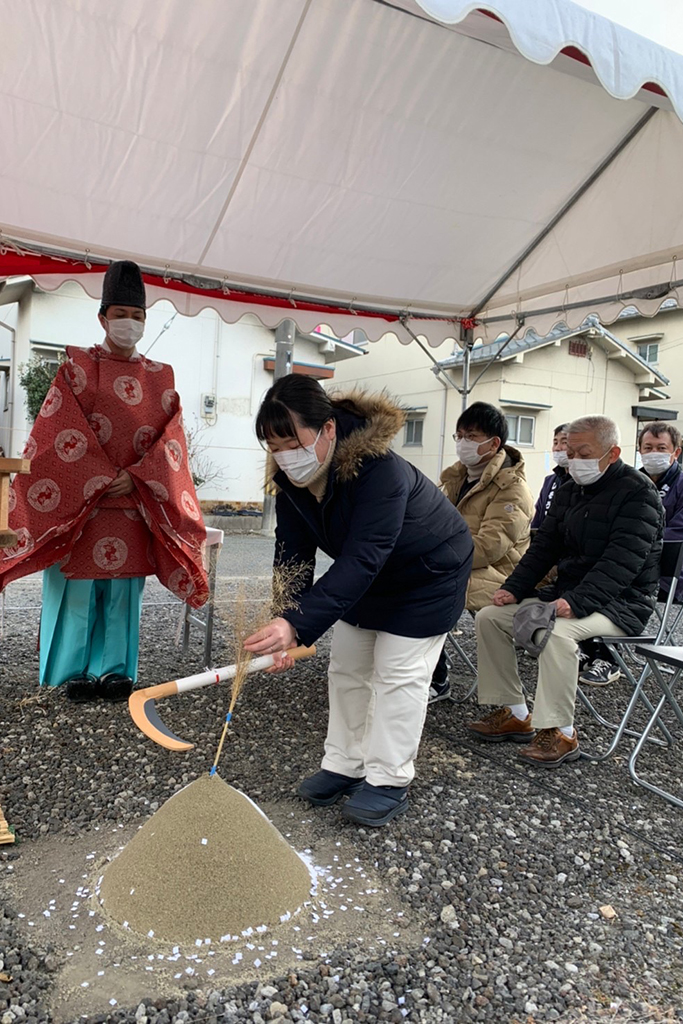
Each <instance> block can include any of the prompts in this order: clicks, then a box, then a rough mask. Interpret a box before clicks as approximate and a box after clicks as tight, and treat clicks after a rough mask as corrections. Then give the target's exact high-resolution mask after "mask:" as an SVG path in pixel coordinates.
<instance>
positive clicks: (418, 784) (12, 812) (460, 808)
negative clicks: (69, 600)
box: [0, 535, 683, 1024]
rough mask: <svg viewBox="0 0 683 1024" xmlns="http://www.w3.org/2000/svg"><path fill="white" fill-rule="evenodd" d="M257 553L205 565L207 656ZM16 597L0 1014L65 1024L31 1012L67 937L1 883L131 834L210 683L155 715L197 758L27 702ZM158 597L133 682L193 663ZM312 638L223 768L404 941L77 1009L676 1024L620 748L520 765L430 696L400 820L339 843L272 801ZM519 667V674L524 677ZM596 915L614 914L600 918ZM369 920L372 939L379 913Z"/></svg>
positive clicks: (667, 953)
mask: <svg viewBox="0 0 683 1024" xmlns="http://www.w3.org/2000/svg"><path fill="white" fill-rule="evenodd" d="M271 556H272V543H271V542H269V541H267V540H266V539H263V538H261V537H259V536H249V535H248V536H242V537H231V538H229V541H228V544H227V545H226V547H225V549H224V551H223V554H222V556H221V562H220V567H219V572H220V578H219V586H218V599H219V604H220V616H219V621H218V623H217V630H216V639H215V648H214V650H215V661H216V662H217V663H225V662H226V661H227V660H230V654H231V643H230V617H231V612H232V609H233V607H234V598H235V595H236V592H237V589H238V587H239V586H240V585H241V583H240V578H242V581H241V582H242V584H245V583H246V585H247V591H246V593H247V597H248V599H249V600H254V601H256V600H259V599H260V596H262V595H263V594H265V593H266V592H267V587H268V569H269V564H270V559H271ZM39 595H40V584H39V580H37V579H29V580H26V581H21V582H19V583H16V584H12V585H11V586H10V587H9V588H8V591H7V607H6V610H5V614H4V637H3V644H2V653H1V655H0V699H1V703H0V707H2V713H1V714H0V718H1V719H2V727H1V731H0V758H1V763H2V772H1V775H0V806H1V807H2V809H3V811H4V813H5V816H6V817H7V819H8V820H9V821H10V823H11V824H12V825H13V826H14V827H15V828H16V830H17V834H18V837H19V839H20V842H18V843H17V844H16V845H14V846H10V847H0V879H2V892H1V893H0V1024H13V1022H14V1021H26V1022H29V1024H33V1022H37V1021H47V1020H55V1021H62V1020H64V1021H66V1020H71V1019H74V1020H75V1019H84V1018H83V1017H82V1016H81V1015H80V1014H78V1013H76V1014H74V1015H73V1016H72V1017H68V1016H64V1015H62V1016H61V1017H59V1016H54V1015H53V1014H52V1012H51V1009H50V1008H51V1006H53V1005H54V993H55V989H56V987H57V985H58V979H59V977H60V972H62V970H63V968H64V963H65V956H66V953H65V949H66V948H67V946H68V943H67V939H68V933H67V935H66V936H62V937H60V936H56V937H54V938H52V939H48V940H46V939H45V937H44V935H45V933H44V932H43V933H40V932H38V930H36V932H35V933H34V934H32V933H31V930H30V929H29V928H28V927H27V926H26V919H25V917H21V916H20V915H22V914H23V910H22V905H21V899H20V897H19V895H18V894H19V893H20V892H21V879H22V870H23V871H24V873H25V874H26V872H27V871H28V868H27V865H28V861H29V860H30V858H31V856H33V855H35V854H36V852H37V853H38V854H39V855H40V856H43V851H44V852H45V855H46V858H47V856H48V854H49V853H50V850H52V851H53V856H54V855H56V853H58V851H59V850H60V849H62V848H64V849H68V848H69V847H68V845H67V846H65V847H62V846H60V844H65V843H66V844H68V843H77V842H80V841H85V840H83V837H84V836H85V837H86V838H87V837H89V836H91V835H94V830H100V829H102V830H103V831H105V830H107V828H108V829H109V830H110V831H111V829H112V828H115V827H118V826H123V827H124V829H127V830H130V829H131V828H132V829H134V828H135V827H136V826H137V825H139V824H140V823H141V822H143V821H144V820H146V818H147V817H148V816H149V815H150V813H152V812H153V811H154V810H155V809H156V807H157V806H158V805H159V804H160V803H161V802H163V801H164V800H165V799H167V798H168V796H169V795H171V794H172V793H173V792H174V791H176V790H177V789H178V788H180V787H181V786H182V785H185V784H187V782H189V781H192V780H193V779H195V778H196V777H197V776H198V775H200V774H201V773H202V772H204V771H205V770H206V768H207V764H210V761H211V759H212V757H213V752H214V750H215V747H216V742H217V738H218V735H219V732H220V728H221V714H222V711H223V710H224V703H225V701H224V696H225V691H222V692H221V691H219V690H213V689H212V690H211V691H210V692H207V691H203V692H201V693H197V694H194V695H192V696H186V697H185V698H183V700H184V703H182V704H181V701H180V699H179V700H178V702H177V704H175V705H174V706H171V704H172V702H169V708H168V712H167V711H166V709H164V719H165V721H167V723H168V724H169V725H170V726H171V728H173V729H175V730H176V731H177V732H179V733H180V734H181V735H182V736H183V737H186V738H188V739H190V740H192V741H193V742H195V743H196V744H197V745H196V748H195V749H194V750H192V751H190V752H188V753H187V754H169V753H168V752H165V751H163V750H161V749H160V748H158V747H156V746H154V745H153V744H152V743H151V742H149V741H148V740H146V739H145V738H144V737H142V736H141V734H140V733H138V732H137V730H136V729H135V727H134V726H133V725H132V723H131V722H130V720H129V718H128V715H127V712H126V710H125V707H124V708H121V707H120V706H119V707H111V706H109V707H107V706H104V705H102V706H99V705H94V706H79V707H70V706H68V705H67V704H66V702H65V701H64V699H63V695H62V694H61V693H59V692H51V693H49V694H46V695H43V696H41V697H40V698H39V699H34V700H30V698H34V697H35V695H36V690H37V687H36V680H37V664H38V659H37V653H36V650H35V646H36V631H37V625H38V613H39ZM168 600H169V595H168V594H167V593H166V592H165V591H163V590H162V588H161V587H160V586H158V585H157V584H156V583H152V584H150V585H148V588H147V591H146V602H147V603H146V606H145V610H144V617H143V629H142V652H141V674H140V681H141V682H142V683H143V684H144V685H152V684H154V683H157V682H161V681H163V680H165V679H168V678H173V677H177V676H179V675H184V674H190V673H191V672H195V671H197V670H198V666H200V665H201V649H202V642H201V637H200V636H199V635H195V636H194V637H193V639H192V643H191V649H190V651H189V652H188V654H187V655H185V656H183V655H181V654H179V651H178V648H177V647H176V645H175V637H176V633H177V620H178V606H173V605H172V604H169V603H165V602H168ZM464 629H465V633H464V636H463V638H462V639H463V643H464V645H465V647H466V648H467V649H468V651H470V652H471V653H474V644H473V639H472V634H471V626H470V625H469V624H465V627H464ZM680 640H681V638H680V637H679V638H678V642H680ZM328 642H329V639H328V638H323V640H322V642H321V644H320V645H319V649H320V656H319V657H318V658H317V659H315V660H314V661H310V662H302V663H300V664H299V665H298V666H297V667H296V669H295V670H294V671H293V672H292V673H290V674H289V675H288V676H286V677H282V676H280V677H272V678H271V677H267V676H258V677H255V678H254V679H253V680H251V681H250V682H249V683H248V684H247V686H246V687H245V690H244V693H243V694H242V697H241V699H240V703H239V705H238V712H237V714H236V716H235V721H234V728H233V729H232V733H231V736H230V740H229V747H228V750H227V751H226V755H225V756H226V758H227V761H226V762H225V764H223V766H222V771H223V775H224V777H226V778H227V779H228V781H230V782H232V783H233V784H235V785H237V786H238V787H239V788H241V789H243V790H244V791H245V792H246V793H248V794H249V795H250V796H251V797H252V798H254V799H256V800H257V801H259V802H260V803H261V804H262V805H263V806H264V807H266V808H267V809H270V808H276V809H277V808H278V807H281V808H283V809H285V808H288V809H290V813H291V808H296V807H299V808H300V810H299V811H298V812H297V813H298V814H299V825H298V827H299V832H301V829H302V828H303V829H304V831H305V830H306V829H308V830H309V831H310V836H311V845H312V846H313V847H314V850H315V848H316V844H318V845H320V844H324V843H327V844H329V845H331V846H334V845H335V843H336V844H337V845H339V844H340V843H342V842H343V844H344V847H345V850H346V851H347V852H348V853H349V855H353V856H354V859H355V858H358V863H359V864H360V865H362V866H363V867H364V869H367V870H368V871H370V872H373V873H374V875H375V876H377V877H378V878H380V879H381V881H382V884H383V885H384V886H385V887H386V890H387V891H388V892H390V893H392V894H393V896H392V900H393V906H394V911H396V908H397V907H398V906H400V907H401V910H400V912H399V916H401V915H403V914H405V917H406V920H407V919H410V921H411V922H412V924H411V928H408V929H406V932H405V934H402V935H401V938H400V939H395V938H393V937H392V936H395V935H397V933H396V932H391V931H388V932H387V933H386V934H385V935H384V937H383V938H382V937H380V933H379V932H378V934H377V936H376V937H377V938H378V941H379V943H380V945H377V946H375V947H373V948H375V949H376V952H375V953H372V954H371V955H370V954H369V949H370V947H369V946H367V945H362V944H359V942H358V941H355V940H354V939H353V937H352V936H351V935H348V936H347V937H344V936H339V937H338V938H337V939H336V940H335V944H334V945H333V947H332V948H330V947H329V945H327V946H326V947H325V949H324V951H323V949H322V948H318V947H317V946H316V945H315V944H314V946H313V948H312V949H309V950H307V951H306V954H305V956H303V957H302V962H301V963H298V964H297V965H296V967H295V968H291V969H287V970H286V971H284V972H283V971H282V969H278V968H275V967H274V966H273V967H269V966H268V967H264V966H261V967H260V968H259V970H254V971H253V975H252V976H250V977H243V978H242V979H241V980H240V981H239V983H232V982H231V981H230V979H226V980H225V983H224V984H221V983H219V982H218V981H216V980H214V982H213V983H212V984H211V985H209V984H206V983H205V982H204V981H202V982H201V983H198V982H197V980H196V979H194V978H188V979H187V981H184V980H183V981H182V982H180V983H179V984H181V985H182V988H179V989H178V988H176V991H174V992H173V993H172V994H170V995H160V994H159V992H158V991H157V990H156V988H155V987H154V985H153V984H151V983H150V986H149V992H148V993H147V994H146V996H145V997H144V998H141V999H137V997H136V999H135V1001H131V1003H130V1005H129V1004H128V1003H126V1002H125V1001H124V1000H123V998H122V999H120V1000H119V1004H120V1005H117V1006H116V1007H115V1008H112V1007H111V1006H110V1005H109V1004H108V1001H107V1000H103V1004H102V1006H101V1007H98V1008H97V1010H98V1012H97V1013H92V1012H91V1013H89V1014H88V1015H87V1019H89V1020H92V1021H93V1022H94V1021H102V1022H104V1021H110V1020H111V1021H131V1022H132V1021H135V1020H137V1021H138V1022H139V1024H147V1021H149V1022H154V1024H168V1022H170V1021H177V1022H184V1021H190V1020H192V1021H198V1020H202V1021H207V1022H208V1021H220V1022H230V1021H237V1020H240V1021H243V1020H249V1021H254V1022H255V1024H261V1022H262V1021H269V1020H283V1021H290V1020H293V1021H296V1020H310V1021H317V1022H323V1021H324V1022H327V1021H330V1022H332V1024H348V1022H351V1021H353V1022H355V1021H365V1022H370V1021H378V1020H386V1021H390V1022H397V1024H398V1022H400V1021H403V1020H409V1021H421V1022H424V1024H434V1022H439V1021H444V1022H450V1021H452V1022H459V1021H496V1022H506V1021H510V1022H513V1021H518V1022H520V1024H521V1022H524V1024H534V1022H540V1021H549V1020H561V1021H570V1020H583V1021H592V1020H594V1021H598V1020H614V1021H673V1020H683V1009H681V1007H683V962H682V961H681V948H682V946H683V914H682V902H683V901H682V898H681V892H682V886H683V855H682V853H681V851H682V850H683V843H682V842H681V839H682V838H683V817H682V816H681V814H680V812H678V811H676V810H675V809H674V808H673V807H671V806H670V805H669V804H667V803H665V802H664V801H662V800H660V799H658V798H656V797H655V796H653V795H650V794H649V793H647V791H645V790H643V789H641V788H639V787H636V786H634V785H633V784H632V783H631V781H630V779H629V776H628V772H627V757H626V754H627V752H628V749H629V745H628V743H626V744H625V745H624V747H623V748H622V749H621V750H620V751H619V752H618V756H617V757H615V758H613V759H612V760H611V761H609V762H607V763H604V764H590V763H587V762H585V761H581V762H579V763H578V764H575V765H568V766H565V767H563V768H562V769H561V770H559V771H557V772H552V773H549V772H542V771H540V770H538V769H532V768H528V767H526V766H524V765H521V764H519V763H518V762H517V760H516V756H515V754H516V752H515V750H514V749H510V748H509V747H508V746H502V747H495V748H493V749H491V748H490V747H488V746H484V747H481V746H479V745H477V744H475V743H472V742H471V741H470V740H469V738H468V736H467V732H466V728H465V723H466V721H467V720H468V719H470V718H472V717H473V716H474V714H475V712H476V704H475V702H474V699H471V700H470V701H468V702H467V703H466V704H464V705H462V706H459V705H457V704H455V703H452V702H443V703H441V704H439V705H437V706H436V707H434V708H433V709H431V710H430V712H429V715H428V720H427V725H426V728H425V734H424V739H423V744H422V749H421V753H420V757H419V761H418V777H417V779H416V781H415V784H414V785H413V787H412V790H411V809H410V812H409V813H408V814H407V815H405V816H404V817H402V818H399V819H397V820H396V821H394V822H393V823H392V824H391V825H390V826H388V827H387V828H385V829H379V830H376V831H373V830H363V829H356V828H355V827H353V826H352V825H350V824H349V823H345V822H344V821H343V819H342V818H341V816H340V814H339V811H338V809H335V808H331V809H323V810H320V811H315V812H310V811H306V809H305V808H304V807H303V805H301V804H299V803H298V802H297V801H293V800H292V790H293V788H294V787H295V785H296V782H297V780H298V779H299V778H300V777H301V776H302V775H304V774H307V773H309V772H311V771H313V770H315V769H316V767H317V765H318V761H319V757H320V753H321V747H322V740H323V736H324V729H325V705H326V693H325V664H326V658H325V654H326V651H327V650H328ZM534 668H535V666H534V663H533V661H531V660H530V659H526V658H525V659H524V660H523V665H522V671H523V674H524V677H525V679H528V681H529V683H530V684H531V683H532V681H533V678H534ZM463 678H465V677H464V676H463ZM532 692H533V687H532ZM619 697H620V688H619V686H618V685H616V686H612V687H610V688H609V689H608V690H607V691H606V692H599V693H598V694H597V695H596V703H598V704H599V706H600V708H601V709H606V710H607V711H608V712H609V711H610V710H611V711H612V712H613V711H614V707H615V706H616V705H618V704H619ZM577 726H578V728H579V732H580V736H581V739H582V741H583V742H584V743H585V745H586V746H588V745H589V743H590V744H591V745H593V744H598V743H600V742H601V740H602V738H603V734H602V733H601V730H600V729H599V728H598V727H597V726H594V725H593V724H591V722H590V721H589V720H588V718H587V715H586V713H585V712H584V711H580V712H579V714H578V717H577ZM674 731H675V730H674ZM679 733H680V729H679ZM642 764H643V771H644V773H647V776H648V778H657V779H659V780H660V781H664V783H665V785H667V787H668V788H670V789H673V790H678V791H679V792H680V789H681V770H680V769H681V760H680V754H679V752H678V750H676V749H674V751H673V752H670V751H668V750H664V751H663V750H660V749H659V748H652V749H649V750H648V751H647V752H646V755H645V756H644V757H643V762H642ZM549 776H550V777H549ZM282 813H283V814H284V810H283V812H282ZM273 816H274V818H275V819H276V818H277V814H276V813H275V814H274V815H273ZM78 837H80V839H79V838H78ZM55 851H56V853H55ZM46 862H47V861H46ZM604 906H611V907H612V908H614V911H615V912H616V916H615V917H614V918H613V920H611V921H608V920H607V919H606V918H605V916H604V915H603V913H602V912H601V910H600V908H601V907H604ZM393 920H394V918H393V917H392V921H393ZM373 927H375V928H376V930H377V929H378V928H379V929H381V921H380V923H379V924H376V923H375V922H373ZM387 927H389V919H387ZM391 927H394V925H393V924H392V925H391ZM420 939H421V941H420ZM426 940H428V941H426ZM122 1007H123V1008H122Z"/></svg>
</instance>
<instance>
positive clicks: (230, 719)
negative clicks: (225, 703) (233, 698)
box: [225, 711, 232, 722]
mask: <svg viewBox="0 0 683 1024" xmlns="http://www.w3.org/2000/svg"><path fill="white" fill-rule="evenodd" d="M225 721H226V722H231V721H232V711H228V713H227V715H226V716H225Z"/></svg>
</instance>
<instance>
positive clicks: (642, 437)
mask: <svg viewBox="0 0 683 1024" xmlns="http://www.w3.org/2000/svg"><path fill="white" fill-rule="evenodd" d="M638 451H639V452H640V457H641V459H642V460H643V473H647V475H648V476H649V477H650V479H651V480H652V482H653V484H654V485H655V487H656V488H657V490H658V491H659V497H660V498H661V499H662V505H663V506H664V515H665V517H666V522H665V526H664V540H683V472H681V465H680V462H679V461H678V460H679V459H680V457H681V434H680V431H679V430H678V429H677V428H676V427H675V426H674V425H673V423H665V422H663V421H657V422H655V423H647V424H646V425H645V426H644V427H643V429H642V430H641V431H640V434H639V435H638ZM669 586H670V582H669V580H664V579H663V580H660V589H661V590H662V591H663V592H664V593H665V594H666V593H667V591H668V589H669ZM676 600H677V601H681V602H683V580H681V582H680V583H679V584H678V589H677V590H676Z"/></svg>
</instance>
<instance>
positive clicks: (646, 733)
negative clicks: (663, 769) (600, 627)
mask: <svg viewBox="0 0 683 1024" xmlns="http://www.w3.org/2000/svg"><path fill="white" fill-rule="evenodd" d="M678 617H679V618H680V612H679V616H678ZM636 652H637V653H638V654H639V655H640V656H641V657H643V658H645V660H646V662H647V664H648V666H649V668H650V670H651V672H652V675H653V676H654V678H655V679H656V680H657V682H658V684H659V686H660V688H661V690H662V698H661V700H660V701H659V704H658V705H657V707H656V708H655V709H654V712H653V714H652V717H651V718H650V721H649V722H648V723H647V725H646V726H645V729H644V730H643V732H642V735H641V737H640V739H639V740H638V742H637V743H636V745H635V747H634V748H633V753H632V754H631V757H630V759H629V762H628V770H629V774H630V776H631V778H632V779H633V781H634V782H635V783H637V784H638V785H639V786H643V787H644V788H645V789H649V790H650V792H651V793H656V794H657V795H658V796H661V797H663V799H664V800H667V801H668V802H669V803H670V804H674V806H675V807H683V800H681V799H680V798H679V797H677V796H674V795H673V793H668V792H667V791H666V790H665V789H661V787H660V786H655V785H654V784H653V783H652V782H647V781H646V780H645V779H641V777H640V776H639V775H638V772H637V771H636V761H637V760H638V757H639V756H640V752H641V750H642V749H643V747H644V746H645V743H646V742H647V740H648V739H649V737H650V733H651V732H652V730H653V729H654V727H655V725H657V724H658V722H659V717H660V715H661V713H662V711H663V710H664V708H665V707H666V706H667V704H668V705H669V707H670V708H671V709H672V710H673V712H674V714H675V716H676V718H677V719H678V721H679V722H680V724H681V725H683V709H682V708H681V706H680V704H679V703H678V700H677V699H676V697H675V696H674V688H675V687H676V686H677V685H678V683H679V681H680V678H681V675H683V647H651V646H643V647H636ZM663 665H666V666H667V668H668V669H669V671H672V672H673V675H672V676H671V678H670V679H665V678H664V674H663V672H662V666H663Z"/></svg>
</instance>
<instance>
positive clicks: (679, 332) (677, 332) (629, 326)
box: [609, 309, 683, 430]
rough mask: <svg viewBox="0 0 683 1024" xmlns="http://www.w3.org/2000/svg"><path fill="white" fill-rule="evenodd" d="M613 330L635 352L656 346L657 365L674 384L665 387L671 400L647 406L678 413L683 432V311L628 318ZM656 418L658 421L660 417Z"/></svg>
mask: <svg viewBox="0 0 683 1024" xmlns="http://www.w3.org/2000/svg"><path fill="white" fill-rule="evenodd" d="M609 329H610V331H611V332H612V334H614V335H615V336H616V337H617V338H619V340H620V341H623V342H624V344H626V345H628V346H629V348H632V349H633V351H634V352H637V350H638V346H639V345H644V344H646V343H647V342H649V341H655V342H656V344H657V345H658V355H657V360H656V362H655V363H653V365H654V366H655V367H656V369H657V370H659V372H660V373H663V374H664V376H665V377H668V378H669V381H670V383H669V384H668V385H666V386H664V385H662V390H663V391H665V392H666V393H667V394H668V395H669V396H670V397H669V398H668V399H657V400H656V401H653V402H648V403H647V405H652V407H653V409H655V410H656V409H660V408H661V409H667V410H673V411H675V412H677V413H678V420H677V421H676V423H677V426H678V428H679V430H680V429H683V310H680V309H672V310H666V311H664V312H662V313H658V314H657V316H654V317H650V318H648V317H644V316H634V317H630V316H629V317H624V318H623V319H621V320H617V322H616V323H614V324H610V328H609ZM658 335H661V337H658ZM652 418H653V419H656V416H653V417H652Z"/></svg>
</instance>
